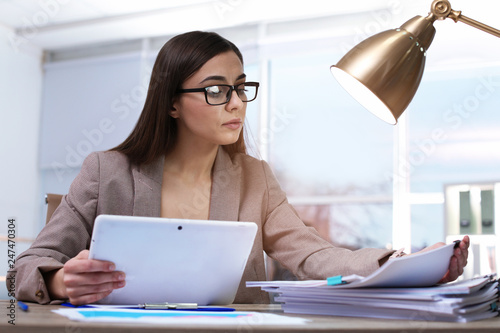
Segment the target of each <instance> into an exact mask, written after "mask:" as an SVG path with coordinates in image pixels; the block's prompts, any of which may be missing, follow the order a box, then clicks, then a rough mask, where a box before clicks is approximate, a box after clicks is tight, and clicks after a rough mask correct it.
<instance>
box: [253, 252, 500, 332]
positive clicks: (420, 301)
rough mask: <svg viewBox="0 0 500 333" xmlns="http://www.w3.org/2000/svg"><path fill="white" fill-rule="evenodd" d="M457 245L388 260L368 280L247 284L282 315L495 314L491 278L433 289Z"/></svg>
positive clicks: (441, 317)
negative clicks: (266, 294) (270, 299)
mask: <svg viewBox="0 0 500 333" xmlns="http://www.w3.org/2000/svg"><path fill="white" fill-rule="evenodd" d="M455 246H456V245H455V244H450V245H446V246H443V247H440V248H437V249H434V250H431V251H428V252H424V253H419V254H414V255H410V256H404V257H400V258H395V259H391V260H389V261H388V262H387V263H385V264H384V265H382V267H380V268H379V269H378V270H376V271H375V272H373V273H372V274H371V275H369V276H367V277H361V276H357V275H350V276H347V277H343V276H335V277H331V278H328V279H327V280H312V281H263V282H262V281H249V282H247V287H260V288H262V290H264V291H267V292H269V293H275V294H277V296H276V297H275V301H276V302H280V303H282V308H283V311H284V312H286V313H302V314H319V315H333V316H349V317H371V318H391V319H408V320H429V321H451V322H467V321H473V320H479V319H485V318H491V317H495V316H497V315H498V308H497V302H498V301H499V284H498V280H497V279H495V277H494V276H486V277H481V278H475V279H471V280H464V281H460V282H454V283H448V284H442V285H437V283H438V282H439V280H440V279H441V278H442V277H443V276H444V274H445V273H446V271H447V269H448V265H449V262H450V258H451V256H452V255H453V248H454V247H455Z"/></svg>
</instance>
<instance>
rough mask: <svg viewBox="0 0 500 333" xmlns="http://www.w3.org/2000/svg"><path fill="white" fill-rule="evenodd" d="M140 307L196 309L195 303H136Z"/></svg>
mask: <svg viewBox="0 0 500 333" xmlns="http://www.w3.org/2000/svg"><path fill="white" fill-rule="evenodd" d="M137 307H138V308H140V309H156V310H178V309H186V310H187V309H198V304H196V303H167V302H165V303H145V304H138V305H137Z"/></svg>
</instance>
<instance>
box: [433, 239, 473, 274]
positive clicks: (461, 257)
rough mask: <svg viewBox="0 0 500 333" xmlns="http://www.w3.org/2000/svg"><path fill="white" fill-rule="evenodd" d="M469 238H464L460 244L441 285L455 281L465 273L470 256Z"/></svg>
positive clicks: (454, 252)
mask: <svg viewBox="0 0 500 333" xmlns="http://www.w3.org/2000/svg"><path fill="white" fill-rule="evenodd" d="M469 244H470V239H469V236H464V238H463V239H462V240H461V241H460V244H459V245H458V246H457V248H456V249H455V250H454V251H453V256H452V257H451V259H450V266H449V267H448V271H447V272H446V274H445V275H444V276H443V278H442V279H441V280H440V281H439V283H446V282H451V281H455V280H456V279H457V278H458V277H459V276H460V275H462V273H463V272H464V267H465V266H466V265H467V257H468V256H469Z"/></svg>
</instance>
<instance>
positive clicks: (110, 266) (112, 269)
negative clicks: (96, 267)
mask: <svg viewBox="0 0 500 333" xmlns="http://www.w3.org/2000/svg"><path fill="white" fill-rule="evenodd" d="M115 269H116V267H115V265H114V264H110V265H109V267H108V270H110V271H114V270H115Z"/></svg>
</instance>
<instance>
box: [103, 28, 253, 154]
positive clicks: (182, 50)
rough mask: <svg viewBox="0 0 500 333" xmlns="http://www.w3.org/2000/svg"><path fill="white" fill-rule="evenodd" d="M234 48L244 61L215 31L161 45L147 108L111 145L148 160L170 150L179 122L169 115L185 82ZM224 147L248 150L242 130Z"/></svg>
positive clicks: (240, 151)
mask: <svg viewBox="0 0 500 333" xmlns="http://www.w3.org/2000/svg"><path fill="white" fill-rule="evenodd" d="M227 51H233V52H234V53H236V55H237V56H238V58H239V59H240V61H241V63H242V64H243V56H242V55H241V52H240V51H239V50H238V48H237V47H236V45H234V44H233V43H231V42H230V41H228V40H227V39H225V38H223V37H221V36H220V35H218V34H216V33H214V32H202V31H192V32H188V33H185V34H182V35H178V36H175V37H173V38H171V39H170V40H169V41H168V42H167V43H165V45H163V47H162V48H161V50H160V52H159V53H158V56H157V58H156V61H155V64H154V66H153V71H152V74H151V80H150V82H149V89H148V94H147V97H146V102H145V103H144V108H143V109H142V113H141V115H140V116H139V119H138V121H137V124H136V125H135V128H134V129H133V130H132V132H131V133H130V135H129V136H128V138H127V139H125V141H123V142H122V143H121V144H120V145H118V146H116V147H115V148H112V149H111V150H112V151H119V152H122V153H124V154H125V155H127V156H128V157H129V159H130V161H131V162H133V163H136V164H147V163H150V162H152V161H154V160H155V159H157V158H158V157H160V156H161V155H163V154H165V153H167V152H169V151H170V150H171V149H172V148H173V146H174V144H175V142H176V138H177V123H176V121H175V119H174V118H172V117H171V116H170V115H169V112H170V111H171V110H172V108H173V103H174V98H175V96H176V92H177V90H178V89H180V88H181V86H182V83H183V82H184V81H185V80H186V79H187V78H189V77H190V76H191V75H193V74H194V73H195V72H196V71H197V70H199V69H200V68H201V67H202V66H203V65H204V64H205V63H206V62H207V61H208V60H210V59H212V58H213V57H215V56H216V55H218V54H221V53H224V52H227ZM223 148H224V149H225V150H226V151H227V152H228V153H229V154H230V155H233V154H235V153H246V146H245V140H244V134H243V130H242V131H241V133H240V136H239V138H238V140H237V141H236V142H235V143H233V144H231V145H227V146H223Z"/></svg>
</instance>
